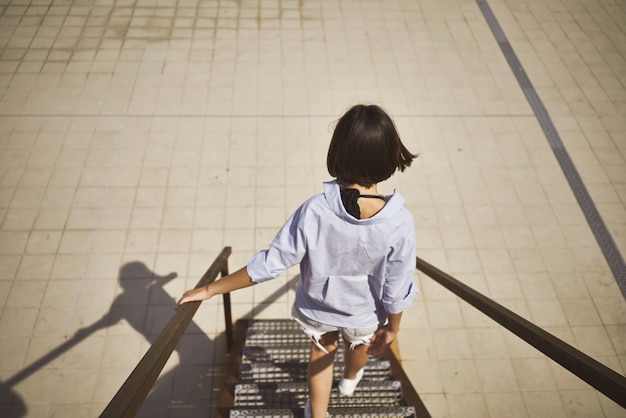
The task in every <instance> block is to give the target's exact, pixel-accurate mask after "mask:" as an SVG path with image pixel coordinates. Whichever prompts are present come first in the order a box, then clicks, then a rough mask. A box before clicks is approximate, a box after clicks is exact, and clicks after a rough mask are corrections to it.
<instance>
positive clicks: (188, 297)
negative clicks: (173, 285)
mask: <svg viewBox="0 0 626 418" xmlns="http://www.w3.org/2000/svg"><path fill="white" fill-rule="evenodd" d="M211 296H213V295H211V294H210V293H209V291H208V286H204V287H199V288H197V289H190V290H187V291H185V293H183V296H182V297H181V298H180V299H179V300H178V305H182V304H183V303H187V302H195V301H199V300H207V299H209V298H211Z"/></svg>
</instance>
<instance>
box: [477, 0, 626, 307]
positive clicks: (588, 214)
mask: <svg viewBox="0 0 626 418" xmlns="http://www.w3.org/2000/svg"><path fill="white" fill-rule="evenodd" d="M476 2H477V4H478V7H479V8H480V10H481V12H482V13H483V16H484V18H485V20H486V21H487V24H488V25H489V28H490V29H491V32H492V33H493V36H494V38H495V39H496V41H497V42H498V45H499V46H500V49H501V50H502V53H503V54H504V56H505V58H506V60H507V62H508V64H509V66H510V67H511V70H512V71H513V74H514V75H515V77H516V78H517V81H518V83H519V85H520V87H521V89H522V91H523V92H524V95H525V96H526V99H527V100H528V103H529V104H530V106H531V108H532V109H533V111H534V113H535V116H536V118H537V121H538V122H539V125H540V126H541V129H542V130H543V132H544V135H545V137H546V139H547V140H548V143H549V144H550V147H551V149H552V151H553V152H554V155H555V157H556V159H557V160H558V163H559V165H560V166H561V169H562V171H563V174H564V175H565V178H566V179H567V182H568V183H569V185H570V188H571V190H572V192H573V193H574V196H575V197H576V201H577V202H578V205H579V206H580V209H581V210H582V212H583V214H584V215H585V218H586V219H587V223H588V224H589V227H590V228H591V231H592V232H593V235H594V237H595V238H596V241H597V243H598V245H599V247H600V250H601V251H602V254H603V255H604V258H605V259H606V262H607V263H608V265H609V268H610V269H611V272H612V273H613V276H614V277H615V280H616V281H617V285H618V286H619V288H620V291H621V292H622V295H623V296H624V298H625V299H626V263H624V258H623V257H622V254H621V253H620V251H619V249H618V248H617V245H616V244H615V241H614V240H613V237H612V236H611V233H610V232H609V231H608V229H607V227H606V224H605V223H604V220H603V219H602V216H601V215H600V212H599V211H598V208H597V207H596V205H595V203H594V202H593V199H592V198H591V196H590V194H589V192H588V191H587V188H586V187H585V184H584V182H583V180H582V178H581V177H580V174H579V173H578V170H577V169H576V166H575V165H574V162H573V161H572V159H571V157H570V156H569V153H568V152H567V149H566V148H565V145H564V144H563V141H562V140H561V137H560V136H559V133H558V131H557V130H556V127H555V126H554V124H553V123H552V120H551V119H550V115H549V114H548V111H547V110H546V108H545V106H544V105H543V103H542V101H541V99H540V98H539V95H538V94H537V91H536V90H535V88H534V86H533V85H532V82H531V81H530V79H529V78H528V76H527V74H526V71H525V70H524V67H523V66H522V64H521V62H520V61H519V59H518V58H517V55H516V54H515V51H514V50H513V47H512V46H511V44H510V43H509V41H508V39H507V37H506V35H505V34H504V31H503V30H502V28H501V27H500V24H499V23H498V20H497V18H496V17H495V15H494V14H493V11H492V10H491V8H490V7H489V4H488V3H487V0H476Z"/></svg>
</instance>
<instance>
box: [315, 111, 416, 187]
mask: <svg viewBox="0 0 626 418" xmlns="http://www.w3.org/2000/svg"><path fill="white" fill-rule="evenodd" d="M415 157H416V155H414V154H411V153H410V152H409V150H408V149H407V148H406V147H405V146H404V144H402V141H401V140H400V136H399V135H398V132H397V130H396V127H395V125H394V123H393V121H392V120H391V118H390V117H389V115H387V113H386V112H385V111H384V110H383V109H382V108H380V107H379V106H376V105H356V106H353V107H352V108H350V109H349V110H348V111H347V112H346V113H345V114H344V115H343V116H342V117H341V118H340V119H339V121H338V122H337V126H336V127H335V131H334V132H333V137H332V139H331V142H330V147H329V148H328V156H327V159H326V165H327V167H328V172H329V173H330V175H331V176H333V177H336V178H337V180H338V181H339V182H340V183H342V184H359V185H361V186H365V187H370V186H372V185H373V184H375V183H379V182H381V181H383V180H386V179H388V178H389V177H391V175H392V174H393V173H394V172H395V171H396V170H397V169H399V170H400V171H404V169H405V168H406V167H409V166H410V165H411V162H412V161H413V159H414V158H415Z"/></svg>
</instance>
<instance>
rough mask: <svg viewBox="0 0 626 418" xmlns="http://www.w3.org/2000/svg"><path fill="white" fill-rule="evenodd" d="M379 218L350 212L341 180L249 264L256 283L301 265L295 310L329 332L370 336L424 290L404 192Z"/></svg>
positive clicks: (391, 198)
mask: <svg viewBox="0 0 626 418" xmlns="http://www.w3.org/2000/svg"><path fill="white" fill-rule="evenodd" d="M385 198H386V200H387V202H386V204H385V206H384V207H383V208H382V210H381V211H380V212H378V213H377V214H376V215H374V216H373V217H371V218H368V219H356V218H354V217H353V216H352V215H350V214H348V212H346V210H345V208H344V206H343V204H342V202H341V195H340V189H339V185H338V184H337V182H336V180H334V181H329V182H326V183H324V193H323V194H319V195H316V196H313V197H312V198H310V199H309V200H307V201H306V202H304V203H303V204H302V206H300V207H299V208H298V209H297V210H296V212H295V213H294V214H293V215H291V217H290V218H289V219H288V220H287V222H286V223H285V224H284V225H283V227H282V228H281V229H280V231H278V234H277V235H276V237H275V238H274V241H273V242H272V244H271V245H270V247H269V248H268V249H266V250H263V251H259V252H258V253H256V254H255V255H253V256H252V258H251V259H250V261H249V262H248V266H247V271H248V275H249V276H250V278H251V279H252V281H254V282H256V283H261V282H264V281H267V280H271V279H274V278H276V277H278V276H279V275H280V274H281V273H282V272H284V271H285V270H286V269H287V268H289V267H291V266H293V265H295V264H297V263H300V281H299V282H298V286H297V289H296V301H295V305H296V306H297V307H298V309H299V310H300V312H301V313H302V314H304V315H305V316H307V317H308V318H310V319H313V320H315V321H318V322H321V323H323V324H327V325H333V326H338V327H348V328H366V327H370V326H373V325H377V324H382V323H384V321H385V319H386V317H387V314H388V313H391V314H395V313H400V312H402V311H403V310H404V309H406V308H407V307H408V306H409V305H410V304H411V302H412V301H413V298H414V297H415V294H416V293H417V286H416V284H415V283H414V281H413V274H414V272H415V230H414V226H413V216H412V215H411V213H410V212H409V211H408V210H407V209H406V208H405V207H404V206H403V205H404V198H403V197H402V196H401V195H400V194H399V193H397V192H394V194H393V195H390V196H385Z"/></svg>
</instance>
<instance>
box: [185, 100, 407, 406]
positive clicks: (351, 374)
mask: <svg viewBox="0 0 626 418" xmlns="http://www.w3.org/2000/svg"><path fill="white" fill-rule="evenodd" d="M415 157H416V155H414V154H411V153H410V152H409V151H408V150H407V148H406V147H405V146H404V145H403V144H402V141H401V140H400V137H399V136H398V133H397V131H396V128H395V126H394V123H393V121H392V120H391V118H390V117H389V116H388V115H387V113H385V111H384V110H382V109H381V108H380V107H378V106H375V105H356V106H354V107H352V108H350V109H349V110H348V111H347V112H346V113H345V114H344V115H343V116H342V117H341V118H340V119H339V121H338V123H337V126H336V127H335V130H334V133H333V137H332V140H331V143H330V147H329V150H328V157H327V167H328V171H329V173H330V175H331V176H333V177H335V180H333V181H329V182H326V183H324V193H323V194H319V195H316V196H313V197H312V198H310V199H309V200H307V201H306V202H304V203H303V204H302V205H301V206H300V207H299V208H298V209H297V210H296V212H295V213H294V214H293V215H291V217H290V218H289V219H288V220H287V222H286V223H285V224H284V225H283V227H282V228H281V229H280V230H279V232H278V234H277V235H276V237H275V238H274V241H273V242H272V244H271V245H270V247H269V248H268V249H266V250H263V251H259V252H258V253H256V254H254V255H253V256H252V258H251V259H250V261H249V262H248V264H247V266H245V267H243V268H242V269H240V270H239V271H237V272H235V273H233V274H231V275H229V276H226V277H224V278H222V279H220V280H217V281H215V282H213V283H211V284H210V285H208V286H206V287H204V288H198V289H193V290H188V291H186V292H185V293H184V295H183V296H182V298H181V299H180V301H179V304H182V303H185V302H189V301H197V300H206V299H209V298H211V297H213V296H214V295H218V294H222V293H227V292H230V291H233V290H237V289H241V288H244V287H248V286H252V285H255V284H257V283H261V282H265V281H268V280H271V279H274V278H276V277H278V276H279V275H280V274H281V273H282V272H284V271H285V270H286V269H287V268H289V267H291V266H293V265H295V264H298V263H299V264H300V281H299V282H298V285H297V288H296V300H295V303H294V305H293V308H292V316H293V319H294V320H295V321H296V322H298V324H300V326H301V327H302V329H303V331H304V332H305V333H306V334H307V335H308V336H309V337H310V338H311V340H312V344H311V353H310V357H309V366H308V381H309V402H307V405H306V407H305V416H307V417H313V418H320V417H325V416H326V413H327V412H326V411H327V409H328V402H329V397H330V392H331V390H332V385H333V362H334V357H335V353H336V351H337V348H338V346H339V333H341V334H342V336H343V340H344V343H345V346H346V350H345V356H344V357H345V366H344V371H343V379H341V381H340V382H339V385H338V390H339V392H340V393H341V394H343V395H345V396H351V395H352V394H353V393H354V390H355V388H356V386H357V385H358V383H359V381H360V380H361V378H362V377H363V374H364V367H365V364H366V362H367V359H368V355H380V354H382V353H383V352H384V350H385V349H386V348H387V346H388V345H389V344H391V342H392V341H393V340H394V338H395V337H396V334H397V333H398V331H399V328H400V320H401V317H402V311H403V310H405V309H406V308H407V307H408V306H409V305H410V304H411V302H412V301H413V298H414V296H415V294H416V292H417V287H416V285H415V283H414V282H413V273H414V271H415V232H414V226H413V217H412V215H411V213H410V212H409V211H408V210H407V209H406V208H405V207H404V198H403V197H402V196H401V195H400V194H399V193H397V192H394V193H393V194H392V195H388V196H382V195H380V194H379V193H378V189H377V183H379V182H381V181H383V180H386V179H388V178H389V177H391V175H393V173H395V171H396V170H400V171H404V169H405V168H407V167H409V166H410V165H411V162H412V161H413V159H414V158H415Z"/></svg>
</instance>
